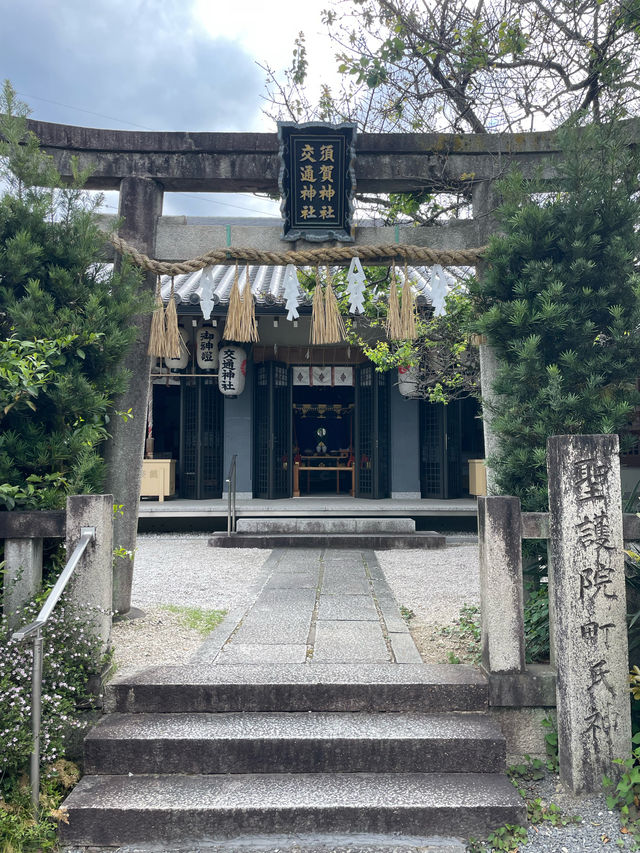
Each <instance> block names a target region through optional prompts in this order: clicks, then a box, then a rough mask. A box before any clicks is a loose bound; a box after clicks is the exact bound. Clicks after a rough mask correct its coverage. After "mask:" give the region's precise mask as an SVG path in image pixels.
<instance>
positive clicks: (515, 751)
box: [489, 708, 555, 765]
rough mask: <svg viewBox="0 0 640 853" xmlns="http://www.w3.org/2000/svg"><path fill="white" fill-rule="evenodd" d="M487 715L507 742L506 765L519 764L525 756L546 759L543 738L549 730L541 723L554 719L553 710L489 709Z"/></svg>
mask: <svg viewBox="0 0 640 853" xmlns="http://www.w3.org/2000/svg"><path fill="white" fill-rule="evenodd" d="M489 715H490V717H491V719H492V720H493V721H494V722H495V723H497V724H498V725H499V726H500V729H501V730H502V734H503V735H504V737H505V739H506V741H507V765H510V764H520V763H521V762H522V761H524V760H525V759H524V756H525V755H528V756H530V757H531V758H538V759H540V760H541V761H544V760H545V759H546V757H547V747H546V743H545V736H546V735H547V734H548V731H549V730H548V729H546V728H544V727H543V725H542V723H543V721H544V720H545V719H548V718H549V717H552V718H555V708H491V709H490V710H489Z"/></svg>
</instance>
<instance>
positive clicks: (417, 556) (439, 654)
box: [376, 540, 480, 663]
mask: <svg viewBox="0 0 640 853" xmlns="http://www.w3.org/2000/svg"><path fill="white" fill-rule="evenodd" d="M463 541H464V540H463ZM376 557H377V558H378V562H379V563H380V565H381V566H382V569H383V571H384V574H385V577H386V579H387V582H388V584H389V586H390V587H391V589H392V591H393V594H394V596H395V598H396V601H397V602H398V604H399V605H401V606H402V607H405V608H407V610H409V611H413V613H414V614H415V615H414V616H413V617H412V618H411V619H410V621H409V630H410V631H411V636H412V637H413V641H414V643H415V644H416V646H417V647H418V650H419V651H420V654H421V655H422V659H423V661H424V662H425V663H447V662H448V660H449V656H450V655H455V656H456V657H457V658H459V659H460V660H462V661H464V660H465V658H466V656H467V648H466V646H465V644H464V643H459V642H457V641H456V639H455V637H446V636H443V635H442V633H441V629H442V627H443V626H445V625H450V624H451V623H452V621H453V620H454V619H455V618H456V617H457V616H458V614H459V613H460V608H461V607H462V606H463V605H464V604H475V605H479V604H480V580H479V575H478V545H477V544H462V545H454V546H447V547H446V548H445V549H443V550H428V551H425V550H422V551H418V550H415V551H377V552H376Z"/></svg>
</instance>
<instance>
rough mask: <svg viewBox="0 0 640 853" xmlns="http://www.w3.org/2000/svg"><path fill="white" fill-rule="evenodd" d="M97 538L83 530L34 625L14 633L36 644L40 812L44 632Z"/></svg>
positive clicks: (35, 752) (34, 714) (35, 759)
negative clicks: (71, 579)
mask: <svg viewBox="0 0 640 853" xmlns="http://www.w3.org/2000/svg"><path fill="white" fill-rule="evenodd" d="M95 538H96V529H95V527H82V528H80V540H79V542H78V544H77V545H76V547H75V548H74V550H73V554H72V555H71V556H70V557H69V560H68V561H67V564H66V566H65V567H64V569H63V570H62V572H61V574H60V577H59V578H58V580H57V581H56V583H55V586H54V587H53V589H52V590H51V592H50V593H49V595H48V596H47V600H46V601H45V603H44V604H43V605H42V607H41V609H40V613H38V615H37V617H36V619H35V621H34V622H31V623H30V624H29V625H25V626H24V628H20V630H18V631H14V633H13V635H12V639H13V640H16V641H17V642H22V641H23V640H32V642H33V670H32V676H31V734H32V738H33V741H32V742H33V747H32V750H31V764H30V777H31V805H32V807H33V810H34V812H37V810H38V805H39V802H40V721H41V717H42V631H43V629H44V628H45V627H46V624H47V622H48V621H49V619H50V617H51V614H52V612H53V608H54V607H55V606H56V604H57V603H58V601H59V600H60V596H61V595H62V593H63V592H64V590H65V587H66V585H67V584H68V583H69V579H70V578H71V576H72V574H73V573H74V571H75V569H76V566H77V565H78V563H79V562H80V558H81V557H82V555H83V554H84V552H85V550H86V548H87V545H88V544H89V542H93V540H94V539H95Z"/></svg>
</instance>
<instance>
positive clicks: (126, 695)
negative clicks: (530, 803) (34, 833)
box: [62, 664, 525, 851]
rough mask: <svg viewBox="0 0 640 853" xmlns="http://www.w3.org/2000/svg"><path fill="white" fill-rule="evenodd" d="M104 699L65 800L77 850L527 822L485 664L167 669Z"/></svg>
mask: <svg viewBox="0 0 640 853" xmlns="http://www.w3.org/2000/svg"><path fill="white" fill-rule="evenodd" d="M106 701H107V710H108V714H107V715H106V716H105V717H104V718H103V720H102V721H101V722H100V724H99V725H98V726H97V727H96V728H95V729H94V730H93V731H92V732H91V733H90V735H89V736H88V738H87V740H86V742H85V772H86V775H85V776H84V777H83V779H82V780H81V781H80V783H79V784H78V786H77V787H76V788H75V790H74V791H73V792H72V793H71V795H70V796H69V798H68V799H67V801H66V803H65V805H66V807H67V808H68V811H69V823H68V825H63V826H62V843H63V844H66V845H67V846H73V847H74V849H76V848H78V847H98V848H108V847H115V848H117V847H122V846H124V845H128V847H127V849H138V847H137V846H139V845H144V849H145V850H149V849H153V850H169V849H177V848H179V849H181V850H186V849H189V850H195V849H203V847H204V848H206V849H209V847H210V848H211V849H212V850H213V849H216V850H217V849H220V850H229V851H231V850H235V851H237V850H244V849H245V846H244V844H245V843H247V844H248V847H247V849H260V850H275V849H278V850H283V851H285V850H292V849H295V850H303V849H304V850H316V851H319V850H325V849H326V850H337V849H349V850H351V851H357V850H364V849H366V850H374V849H375V850H378V849H380V850H391V849H396V850H398V849H403V850H404V849H410V850H416V851H417V850H434V851H435V850H441V849H443V850H444V848H441V847H440V846H428V845H429V843H430V841H429V839H433V837H434V836H438V837H442V836H446V837H451V836H454V837H457V838H467V837H469V836H479V837H482V836H484V835H486V833H487V832H489V831H490V830H491V829H494V828H496V827H497V826H499V825H501V824H503V823H522V822H523V821H524V819H525V809H524V805H523V801H522V800H521V799H520V797H519V796H518V794H517V792H516V791H515V789H514V788H513V786H512V785H511V784H510V783H509V781H508V780H507V778H506V776H505V774H504V769H505V741H504V738H503V736H502V734H501V732H500V730H499V729H498V728H497V727H496V725H495V724H494V723H493V722H492V721H491V720H490V719H489V718H488V716H487V715H486V713H485V712H486V710H487V684H486V682H485V680H484V678H483V677H482V675H481V674H480V673H479V672H478V671H477V670H475V669H473V668H471V667H466V666H427V665H424V664H406V665H400V666H398V665H384V664H378V665H375V664H345V665H336V664H288V665H278V666H275V665H248V666H242V665H238V666H231V665H228V666H226V665H218V666H202V667H197V666H186V667H155V668H152V669H149V670H145V671H144V672H142V673H138V674H136V675H135V676H132V677H124V676H123V677H122V678H120V679H119V680H115V681H114V682H112V683H111V684H110V685H109V687H108V689H107V697H106ZM311 837H312V841H309V845H310V846H304V839H307V840H308V839H309V838H311ZM372 838H375V839H377V842H378V844H377V845H373V844H372V841H371V839H372ZM247 839H248V840H247ZM270 839H271V841H272V843H270ZM345 839H346V840H345ZM407 839H409V840H407ZM339 842H340V843H344V847H341V846H339ZM188 845H191V846H188ZM214 845H215V847H214ZM217 845H220V847H218V846H217ZM446 849H447V850H450V849H452V848H451V847H447V848H446ZM456 849H462V848H461V847H458V848H456Z"/></svg>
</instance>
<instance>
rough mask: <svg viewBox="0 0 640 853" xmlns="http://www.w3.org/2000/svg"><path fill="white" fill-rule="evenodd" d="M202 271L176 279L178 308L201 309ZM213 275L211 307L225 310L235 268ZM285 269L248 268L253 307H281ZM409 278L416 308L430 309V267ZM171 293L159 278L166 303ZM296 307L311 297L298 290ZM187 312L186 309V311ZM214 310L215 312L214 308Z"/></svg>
mask: <svg viewBox="0 0 640 853" xmlns="http://www.w3.org/2000/svg"><path fill="white" fill-rule="evenodd" d="M202 272H203V271H202V270H198V271H197V272H194V273H188V274H187V275H179V276H176V277H175V280H174V285H175V295H176V302H177V303H178V305H183V306H184V308H183V310H185V308H186V307H187V306H193V307H194V308H195V307H196V306H199V305H200V294H201V283H200V278H201V276H202ZM212 273H213V302H214V306H225V305H228V304H229V294H230V293H231V288H232V286H233V279H234V276H235V266H214V267H212ZM284 273H285V267H272V266H249V281H250V282H251V291H252V293H253V295H254V298H255V300H256V305H258V306H262V307H267V306H271V305H272V306H273V307H274V308H282V307H283V306H284V302H285V299H284V295H283V282H284ZM244 276H245V268H244V267H242V268H241V269H240V284H241V285H243V284H244ZM396 276H397V278H398V280H399V281H400V282H403V280H404V274H403V270H402V268H400V267H398V268H397V269H396ZM408 276H409V279H410V281H411V283H412V286H413V289H414V292H415V294H416V301H417V303H418V304H419V305H431V283H430V282H431V270H430V268H429V267H409V268H408ZM170 293H171V279H170V278H169V277H168V276H163V277H162V298H163V300H164V301H165V302H168V300H169V295H170ZM298 305H299V306H304V305H308V306H310V305H311V296H309V294H307V293H305V292H304V291H303V290H302V288H300V289H299V295H298ZM187 310H188V309H187ZM214 310H215V308H214Z"/></svg>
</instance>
